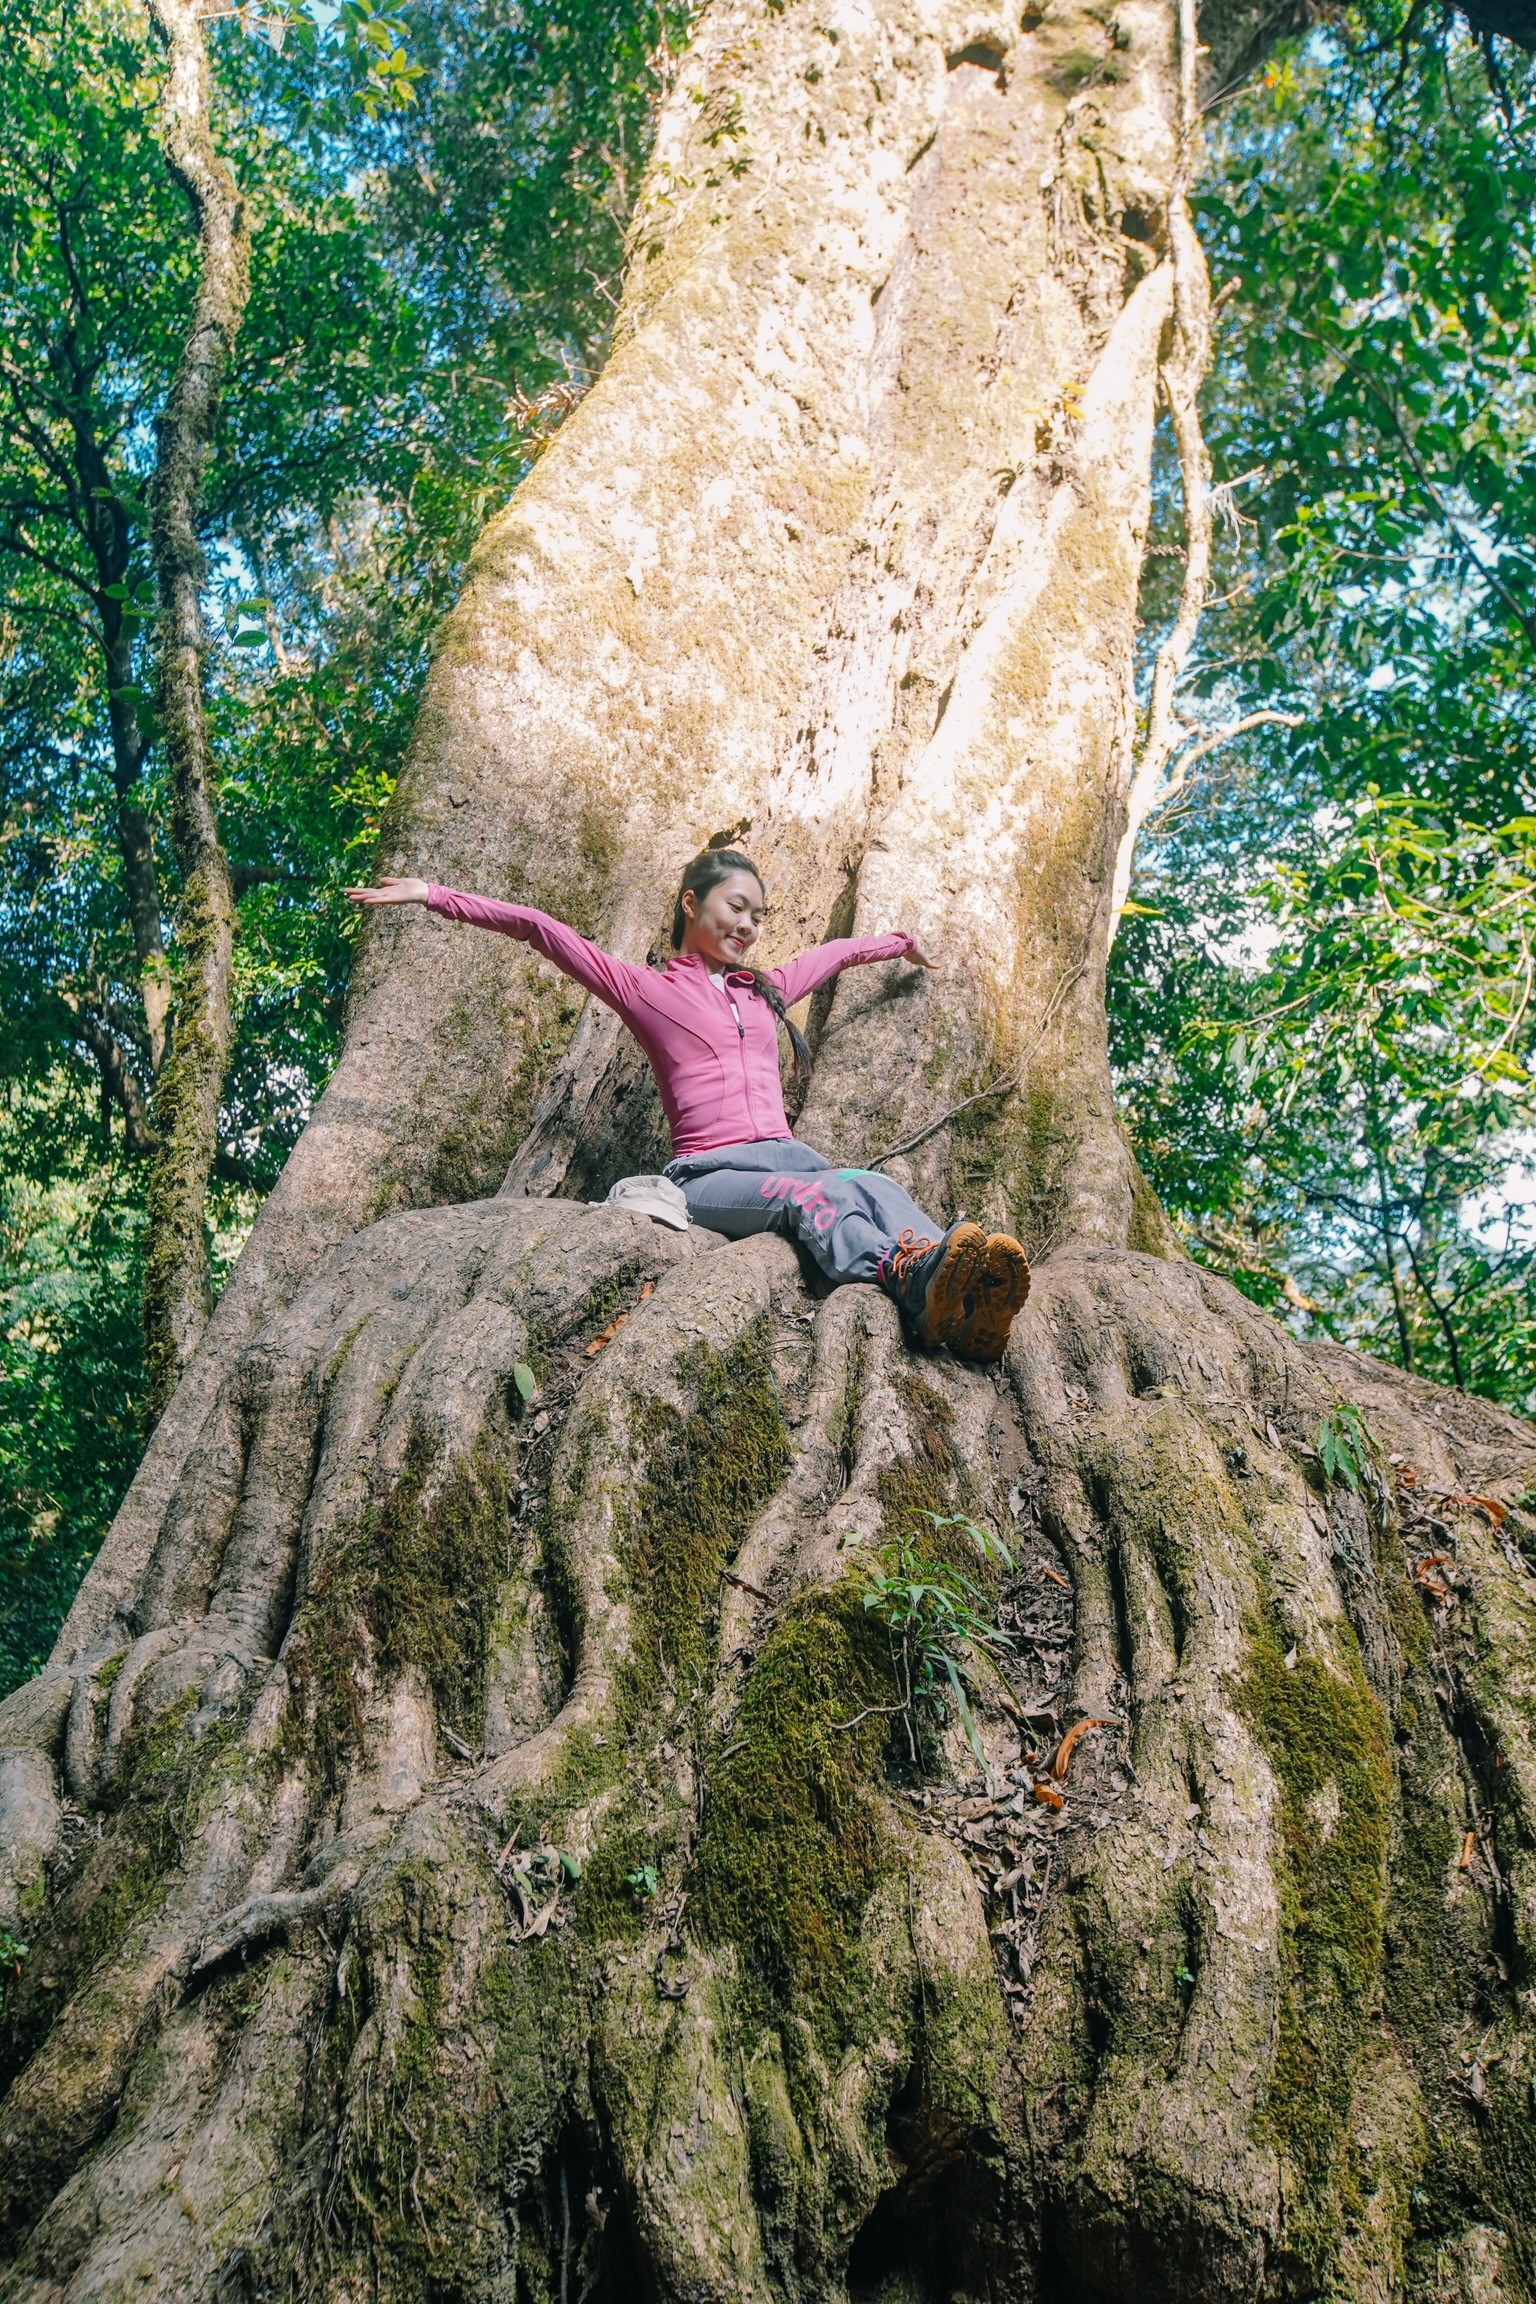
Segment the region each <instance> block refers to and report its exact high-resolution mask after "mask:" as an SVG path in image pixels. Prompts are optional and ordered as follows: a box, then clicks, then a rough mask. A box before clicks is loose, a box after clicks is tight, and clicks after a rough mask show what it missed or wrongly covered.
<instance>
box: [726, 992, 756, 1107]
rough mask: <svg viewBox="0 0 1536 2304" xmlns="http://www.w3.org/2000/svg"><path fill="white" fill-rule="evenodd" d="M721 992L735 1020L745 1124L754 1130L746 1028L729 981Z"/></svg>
mask: <svg viewBox="0 0 1536 2304" xmlns="http://www.w3.org/2000/svg"><path fill="white" fill-rule="evenodd" d="M721 990H722V991H723V992H724V994H725V996H726V998H727V1000H729V1002H730V1004H731V1014H732V1015H733V1016H734V1017H735V1019H736V1052H737V1054H738V1055H739V1056H740V1058H741V1100H742V1102H743V1103H744V1104H745V1106H746V1108H747V1123H748V1125H749V1126H750V1127H752V1128H755V1127H756V1126H757V1112H756V1109H755V1108H754V1106H753V1102H752V1081H751V1078H750V1076H749V1074H748V1072H747V1028H746V1026H745V1024H743V1022H742V1020H741V1010H740V1009H739V1008H738V1007H737V1005H736V995H735V993H734V992H733V991H732V990H731V988H730V984H729V980H727V982H726V983H725V984H723V985H722V986H721Z"/></svg>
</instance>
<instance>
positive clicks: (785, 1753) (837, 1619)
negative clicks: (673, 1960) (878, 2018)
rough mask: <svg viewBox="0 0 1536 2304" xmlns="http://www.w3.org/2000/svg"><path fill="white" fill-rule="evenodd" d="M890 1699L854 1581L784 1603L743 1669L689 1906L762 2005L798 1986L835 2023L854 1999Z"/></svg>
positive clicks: (882, 1860)
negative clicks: (731, 1951)
mask: <svg viewBox="0 0 1536 2304" xmlns="http://www.w3.org/2000/svg"><path fill="white" fill-rule="evenodd" d="M896 1696H897V1688H896V1676H895V1670H894V1666H893V1664H892V1661H891V1656H890V1651H889V1647H888V1644H887V1642H886V1639H885V1636H884V1634H883V1633H882V1632H881V1630H880V1628H879V1626H878V1625H877V1624H876V1623H875V1622H874V1620H873V1618H872V1617H871V1616H870V1615H868V1614H867V1612H866V1611H865V1609H864V1607H863V1605H862V1602H861V1599H860V1595H859V1588H858V1586H857V1585H856V1584H855V1583H854V1581H853V1580H852V1579H851V1578H850V1579H847V1580H845V1581H844V1582H843V1583H842V1584H840V1585H839V1586H838V1587H837V1588H836V1589H835V1590H834V1591H832V1592H817V1593H812V1594H810V1595H808V1596H807V1597H805V1598H804V1599H801V1600H799V1601H797V1602H796V1603H795V1604H794V1605H793V1606H791V1607H789V1608H787V1609H786V1610H785V1611H784V1613H783V1615H782V1617H781V1618H780V1620H779V1622H778V1624H777V1625H776V1626H775V1628H774V1629H773V1631H772V1632H771V1633H770V1634H769V1636H768V1638H767V1640H766V1641H765V1643H764V1646H763V1650H762V1654H761V1655H760V1656H759V1658H758V1660H757V1662H756V1664H755V1665H754V1666H753V1668H752V1671H751V1673H750V1674H749V1676H748V1679H747V1683H746V1687H745V1690H744V1692H743V1695H742V1702H741V1710H740V1714H739V1716H738V1718H737V1720H736V1722H735V1724H734V1727H733V1731H732V1738H731V1742H732V1745H733V1746H735V1747H736V1749H734V1750H731V1749H729V1748H728V1757H724V1758H722V1759H721V1760H720V1761H718V1762H717V1763H716V1766H715V1769H714V1772H713V1774H712V1776H711V1778H710V1792H709V1802H708V1806H707V1808H706V1811H705V1819H704V1831H703V1835H702V1837H701V1840H700V1843H699V1848H698V1854H697V1861H696V1865H695V1870H694V1878H693V1911H694V1914H695V1916H696V1917H697V1920H698V1922H699V1925H700V1926H701V1927H702V1928H703V1930H704V1931H705V1933H706V1935H708V1936H710V1937H712V1938H713V1939H714V1940H716V1941H721V1942H724V1941H729V1942H731V1943H733V1944H734V1945H735V1946H736V1947H737V1950H738V1953H739V1955H740V1958H741V1963H742V1975H743V1980H744V1984H745V1991H746V1997H747V1999H748V2000H749V2001H753V2002H756V2003H757V2004H758V2005H759V2006H760V2007H761V2006H764V2005H766V2004H769V2003H775V2002H777V2003H779V2004H782V2003H783V2002H784V2001H786V2000H787V1999H789V1998H791V1997H794V1996H804V1997H805V1998H806V1999H808V2000H809V2002H810V2003H811V2004H812V2005H813V2007H815V2008H816V2009H817V2010H818V2011H819V2013H820V2015H821V2016H822V2018H823V2020H824V2021H830V2022H831V2023H832V2024H834V2025H840V2024H842V2023H844V2022H846V2020H847V2018H848V2015H849V2014H850V2012H851V2009H852V2008H853V2007H854V2006H856V2004H857V1995H855V1994H851V1993H850V1991H849V1983H848V1971H849V1965H850V1962H851V1960H852V1959H853V1958H854V1952H855V1939H856V1934H857V1930H858V1926H859V1922H860V1920H861V1918H862V1916H863V1912H864V1908H865V1905H866V1904H867V1903H868V1901H869V1897H870V1893H871V1891H872V1890H873V1888H874V1886H875V1883H876V1881H877V1880H878V1879H879V1878H880V1877H881V1875H882V1873H883V1872H885V1871H887V1870H888V1869H890V1867H891V1865H892V1863H893V1861H894V1857H893V1852H892V1851H891V1849H890V1848H889V1846H888V1845H887V1841H886V1837H885V1834H884V1831H883V1829H882V1826H881V1822H880V1818H879V1814H878V1811H877V1809H876V1806H875V1803H874V1801H873V1800H872V1799H871V1798H870V1793H869V1787H870V1785H871V1783H872V1782H873V1781H874V1780H875V1779H876V1778H877V1777H878V1775H879V1774H880V1772H881V1761H882V1755H883V1753H884V1749H885V1744H886V1740H887V1735H888V1732H889V1728H890V1719H889V1715H888V1714H887V1713H884V1712H882V1711H881V1710H880V1709H879V1708H880V1707H882V1706H889V1705H892V1704H894V1703H895V1701H896ZM861 1713H862V1714H864V1715H865V1716H864V1717H863V1718H862V1719H859V1718H858V1715H860V1714H861ZM855 1721H856V1722H857V1724H856V1725H852V1726H850V1725H849V1723H850V1722H855Z"/></svg>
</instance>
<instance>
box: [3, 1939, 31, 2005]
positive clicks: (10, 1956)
mask: <svg viewBox="0 0 1536 2304" xmlns="http://www.w3.org/2000/svg"><path fill="white" fill-rule="evenodd" d="M31 1949H32V1947H31V1945H30V1944H23V1943H21V1942H20V1940H19V1939H18V1938H17V1937H15V1936H13V1935H12V1934H11V1932H10V1930H9V1928H0V2014H3V2013H4V2009H5V1991H6V1978H7V1977H11V1978H12V1979H14V1978H16V1977H18V1976H19V1975H20V1974H21V1968H22V1962H23V1961H24V1960H25V1959H26V1957H27V1954H28V1953H29V1952H30V1951H31Z"/></svg>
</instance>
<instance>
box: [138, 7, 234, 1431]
mask: <svg viewBox="0 0 1536 2304" xmlns="http://www.w3.org/2000/svg"><path fill="white" fill-rule="evenodd" d="M151 13H152V15H153V17H154V21H155V26H156V29H157V30H158V31H159V33H160V36H161V38H162V39H163V40H164V42H165V46H166V51H167V55H168V58H169V65H170V69H169V72H168V74H167V77H166V84H165V93H164V96H163V99H162V120H163V131H162V133H163V142H164V146H165V155H166V160H167V162H168V164H169V166H170V168H171V170H172V173H173V174H174V175H175V177H176V179H177V181H178V182H179V183H180V184H181V186H182V189H183V190H184V191H185V193H186V195H187V198H188V200H189V201H190V202H191V204H192V212H193V215H194V217H195V218H196V221H197V237H198V256H199V271H198V283H197V296H196V299H195V302H194V304H193V308H192V325H191V327H190V328H189V330H188V332H187V341H186V344H185V346H184V348H183V350H182V354H181V358H180V360H179V361H178V363H177V368H176V373H175V376H174V377H173V378H172V381H171V389H170V392H169V395H168V396H167V399H166V405H165V412H164V414H163V415H162V416H161V417H160V420H159V424H158V427H157V433H158V438H157V453H156V458H155V476H154V481H153V485H152V488H151V535H152V541H153V545H154V555H155V578H156V586H157V590H158V593H159V599H160V718H161V721H162V723H163V725H164V729H165V752H166V763H167V766H168V768H169V771H170V785H171V838H172V841H173V843H174V845H175V849H176V861H177V863H178V865H179V866H180V869H181V899H180V903H179V904H178V907H177V965H176V1001H175V1017H174V1035H175V1036H174V1040H173V1043H172V1046H171V1050H170V1053H169V1056H168V1058H167V1061H166V1062H165V1064H164V1066H163V1067H162V1069H161V1072H160V1076H159V1080H158V1083H157V1091H156V1096H155V1121H156V1126H157V1129H158V1133H159V1138H160V1141H159V1144H158V1146H157V1148H156V1151H155V1155H154V1162H153V1165H152V1167H151V1170H150V1178H149V1194H148V1202H149V1247H148V1253H147V1255H146V1258H145V1266H144V1326H145V1334H146V1340H147V1345H148V1363H149V1375H150V1390H151V1403H152V1405H153V1407H154V1408H155V1409H156V1410H157V1411H158V1410H159V1409H160V1408H162V1407H163V1406H164V1404H165V1402H166V1401H167V1400H168V1399H169V1398H170V1395H171V1393H172V1391H173V1390H174V1388H175V1386H176V1383H177V1381H178V1379H179V1378H180V1376H181V1373H182V1370H183V1369H184V1368H185V1367H186V1365H187V1362H188V1361H189V1360H190V1359H191V1357H192V1355H193V1353H194V1352H195V1351H196V1349H197V1346H198V1342H199V1340H200V1338H201V1336H202V1333H203V1330H204V1328H205V1327H206V1325H207V1322H208V1314H209V1311H210V1309H211V1307H212V1295H211V1290H210V1286H209V1273H208V1235H207V1221H206V1214H205V1210H206V1204H207V1198H208V1179H209V1176H210V1174H211V1173H212V1169H213V1160H214V1154H215V1152H216V1151H217V1149H218V1124H219V1097H220V1094H221V1093H222V1091H223V1086H224V1075H225V1073H226V1071H227V1070H228V1068H229V1056H230V1049H231V1046H232V1044H233V1037H234V1020H233V1014H232V1010H231V1005H230V966H231V960H232V957H233V953H234V936H235V894H234V889H233V886H232V885H231V882H230V876H229V864H228V861H227V859H226V857H225V854H224V848H223V844H222V842H221V841H220V839H219V829H218V822H217V819H216V816H215V812H214V801H213V794H212V791H211V789H210V774H211V761H210V757H209V749H208V729H207V722H206V718H205V714H204V698H203V645H204V638H203V586H204V584H205V583H206V581H207V573H208V571H207V564H206V562H205V560H204V557H203V549H202V544H201V542H200V541H199V537H198V532H197V513H198V504H199V500H200V497H201V495H202V485H203V473H204V471H205V469H206V467H207V462H208V457H209V453H210V450H211V446H212V441H213V431H214V426H215V423H216V422H217V419H218V410H219V394H220V391H221V389H222V386H223V382H224V376H225V373H226V371H227V369H228V367H229V360H230V354H231V352H232V351H233V349H234V344H235V339H236V337H237V336H238V335H239V333H240V320H241V316H242V314H243V312H244V310H245V302H246V296H247V293H248V291H249V288H250V259H251V251H250V230H249V226H248V224H247V222H246V218H245V214H244V210H243V208H242V206H241V202H240V196H239V193H238V192H237V191H236V189H235V186H234V183H233V181H232V180H231V177H230V174H229V171H228V169H227V168H226V167H225V166H224V163H223V161H222V160H221V159H220V157H219V155H218V152H217V150H216V149H215V146H214V141H213V130H212V126H211V123H210V120H209V111H208V105H209V85H208V55H207V50H206V47H205V45H204V41H203V28H202V23H201V21H200V19H199V17H198V14H197V11H196V8H195V7H194V6H192V5H190V4H189V0H152V7H151Z"/></svg>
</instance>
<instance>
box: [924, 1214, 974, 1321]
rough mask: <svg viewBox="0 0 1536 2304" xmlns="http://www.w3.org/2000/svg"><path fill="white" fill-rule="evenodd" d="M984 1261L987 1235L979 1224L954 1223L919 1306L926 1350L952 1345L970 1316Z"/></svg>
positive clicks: (972, 1313) (972, 1314) (971, 1315)
mask: <svg viewBox="0 0 1536 2304" xmlns="http://www.w3.org/2000/svg"><path fill="white" fill-rule="evenodd" d="M986 1264H987V1236H986V1234H985V1232H983V1230H982V1228H981V1226H980V1225H979V1224H957V1225H956V1226H955V1229H954V1230H953V1232H951V1234H950V1236H949V1245H948V1249H947V1252H946V1254H945V1257H944V1261H943V1263H942V1264H941V1265H940V1266H939V1268H938V1270H937V1272H935V1274H934V1276H933V1278H932V1279H931V1280H930V1281H929V1283H928V1295H927V1298H926V1300H925V1302H924V1305H923V1325H922V1333H921V1337H920V1341H921V1343H922V1344H923V1345H924V1346H925V1348H926V1349H927V1350H929V1351H930V1352H931V1351H933V1350H935V1349H936V1348H937V1347H938V1346H939V1345H940V1344H952V1343H953V1342H954V1341H955V1338H956V1337H957V1336H958V1335H959V1334H960V1332H961V1330H962V1329H963V1328H964V1326H965V1324H966V1322H967V1320H969V1319H971V1318H972V1317H973V1316H974V1314H975V1311H976V1308H977V1304H978V1299H979V1290H980V1288H981V1284H982V1279H983V1276H984V1274H985V1272H986Z"/></svg>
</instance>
